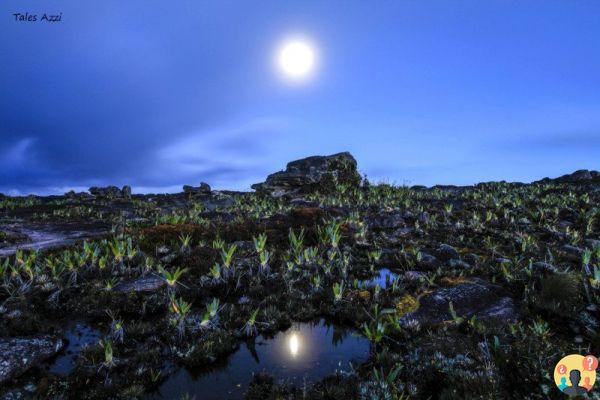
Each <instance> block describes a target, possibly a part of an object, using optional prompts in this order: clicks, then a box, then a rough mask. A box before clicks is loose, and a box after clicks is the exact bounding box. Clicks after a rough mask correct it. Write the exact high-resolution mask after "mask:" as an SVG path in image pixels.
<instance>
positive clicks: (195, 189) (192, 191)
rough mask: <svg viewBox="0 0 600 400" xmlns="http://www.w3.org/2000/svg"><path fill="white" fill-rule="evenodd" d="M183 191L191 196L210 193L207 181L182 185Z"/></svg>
mask: <svg viewBox="0 0 600 400" xmlns="http://www.w3.org/2000/svg"><path fill="white" fill-rule="evenodd" d="M183 192H184V193H185V194H188V195H191V196H198V195H206V194H210V192H211V189H210V186H209V184H208V183H206V182H200V186H189V185H183Z"/></svg>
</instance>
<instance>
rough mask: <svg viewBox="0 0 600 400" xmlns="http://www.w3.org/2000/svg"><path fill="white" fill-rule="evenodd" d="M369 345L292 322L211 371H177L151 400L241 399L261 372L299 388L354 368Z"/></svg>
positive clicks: (322, 326)
mask: <svg viewBox="0 0 600 400" xmlns="http://www.w3.org/2000/svg"><path fill="white" fill-rule="evenodd" d="M369 349H370V345H369V341H368V340H367V339H365V338H364V337H361V336H354V335H352V333H351V331H349V330H347V329H343V328H339V327H336V326H334V325H328V324H326V323H325V321H323V320H321V321H319V322H317V323H298V324H294V325H293V326H292V327H291V328H290V329H288V330H287V331H285V332H280V333H278V334H277V335H275V337H273V338H267V339H266V338H262V337H258V338H257V339H256V342H255V344H254V346H252V345H247V344H245V343H243V344H242V345H241V346H240V349H239V350H238V351H237V352H236V353H234V354H233V355H231V356H230V357H229V358H228V360H227V364H226V365H225V366H223V367H220V368H215V369H213V370H212V371H208V372H206V371H205V372H201V371H193V370H188V369H183V368H182V369H180V370H178V371H177V372H176V373H175V374H173V375H171V376H170V377H169V379H168V380H167V381H166V382H165V383H164V384H163V385H162V386H161V387H160V390H159V393H158V394H156V395H155V396H153V398H162V399H178V398H181V397H182V396H183V395H186V394H188V395H189V396H190V398H193V397H195V398H196V399H203V400H212V399H215V400H216V399H224V398H226V399H242V398H244V393H245V391H246V389H247V388H248V384H249V383H250V381H251V379H252V375H253V374H256V373H261V372H265V373H268V374H271V375H273V376H274V377H275V378H276V379H277V380H283V381H285V382H287V383H289V384H291V385H294V386H297V387H302V386H303V385H304V384H307V385H309V384H311V383H314V382H316V381H319V380H320V379H322V378H324V377H326V376H328V375H331V374H333V373H335V371H336V370H342V369H345V370H347V369H349V363H350V362H352V363H353V365H355V366H357V365H359V364H360V363H362V362H364V361H366V360H367V358H368V356H369Z"/></svg>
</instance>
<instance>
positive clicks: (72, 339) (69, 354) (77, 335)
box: [50, 321, 102, 375]
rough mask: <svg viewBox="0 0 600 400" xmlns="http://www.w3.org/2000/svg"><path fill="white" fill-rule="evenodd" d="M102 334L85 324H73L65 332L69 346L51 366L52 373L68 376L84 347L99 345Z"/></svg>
mask: <svg viewBox="0 0 600 400" xmlns="http://www.w3.org/2000/svg"><path fill="white" fill-rule="evenodd" d="M101 337H102V335H101V333H100V332H99V331H97V330H96V329H94V328H92V327H90V326H89V325H87V324H86V323H84V322H81V321H78V322H72V323H70V324H69V326H68V327H67V330H66V331H65V339H67V341H68V344H67V346H66V349H64V350H63V351H62V352H61V353H60V354H59V355H58V356H57V358H56V359H55V360H54V361H53V362H52V364H50V372H53V373H55V374H59V375H68V374H69V373H71V372H72V371H73V369H75V361H76V360H77V357H78V356H79V353H80V352H81V350H82V349H83V347H84V346H88V345H93V344H95V343H98V340H100V338H101Z"/></svg>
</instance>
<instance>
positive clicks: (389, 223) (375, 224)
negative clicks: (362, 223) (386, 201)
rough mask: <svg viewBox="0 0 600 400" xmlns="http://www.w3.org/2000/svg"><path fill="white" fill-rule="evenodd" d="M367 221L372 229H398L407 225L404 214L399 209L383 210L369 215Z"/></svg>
mask: <svg viewBox="0 0 600 400" xmlns="http://www.w3.org/2000/svg"><path fill="white" fill-rule="evenodd" d="M366 222H367V226H368V227H369V229H371V230H384V229H398V228H402V227H404V226H405V223H404V218H402V214H401V213H400V212H397V211H392V212H381V213H379V214H376V215H373V216H370V217H368V218H367V220H366Z"/></svg>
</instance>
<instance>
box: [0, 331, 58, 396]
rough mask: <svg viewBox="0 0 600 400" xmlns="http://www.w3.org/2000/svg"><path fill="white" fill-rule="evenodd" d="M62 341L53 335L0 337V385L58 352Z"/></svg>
mask: <svg viewBox="0 0 600 400" xmlns="http://www.w3.org/2000/svg"><path fill="white" fill-rule="evenodd" d="M63 345H64V344H63V341H62V340H61V339H60V338H57V337H54V336H48V335H46V336H37V337H23V338H8V339H0V385H2V384H3V383H4V382H6V381H8V380H10V379H13V378H16V377H17V376H19V375H21V374H22V373H24V372H25V371H27V370H28V369H29V368H31V367H33V366H36V365H38V364H39V363H41V362H42V361H44V360H46V359H48V358H50V357H52V356H53V355H55V354H56V353H58V352H59V351H60V350H61V349H62V347H63Z"/></svg>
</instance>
